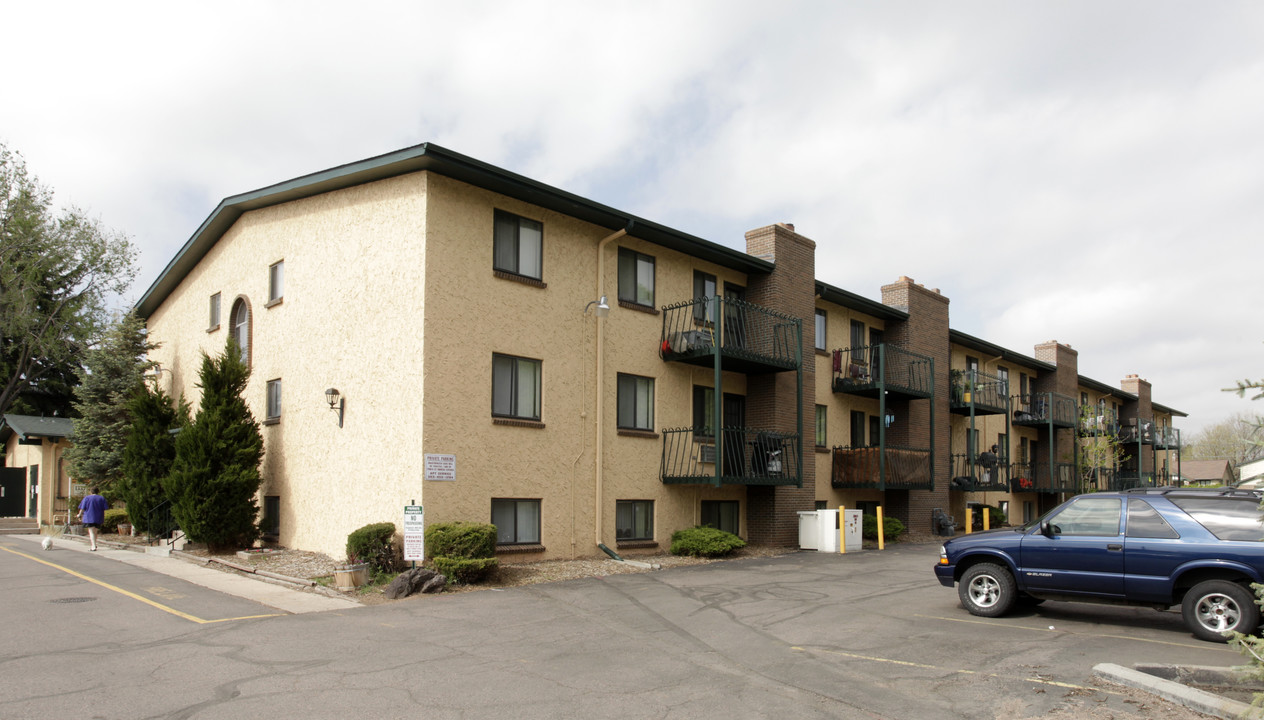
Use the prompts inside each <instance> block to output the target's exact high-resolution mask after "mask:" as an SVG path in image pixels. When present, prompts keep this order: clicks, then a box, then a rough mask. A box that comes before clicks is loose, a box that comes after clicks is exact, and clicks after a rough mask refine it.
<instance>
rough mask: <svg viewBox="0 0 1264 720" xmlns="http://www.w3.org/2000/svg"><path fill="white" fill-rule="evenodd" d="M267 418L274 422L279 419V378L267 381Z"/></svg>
mask: <svg viewBox="0 0 1264 720" xmlns="http://www.w3.org/2000/svg"><path fill="white" fill-rule="evenodd" d="M266 419H267V420H271V421H273V422H276V421H277V420H280V419H281V379H280V378H277V379H276V380H269V381H268V413H267V418H266Z"/></svg>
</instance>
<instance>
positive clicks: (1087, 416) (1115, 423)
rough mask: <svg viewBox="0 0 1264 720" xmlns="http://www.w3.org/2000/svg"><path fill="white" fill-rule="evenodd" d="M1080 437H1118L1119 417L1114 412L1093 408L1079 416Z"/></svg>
mask: <svg viewBox="0 0 1264 720" xmlns="http://www.w3.org/2000/svg"><path fill="white" fill-rule="evenodd" d="M1080 434H1081V435H1091V436H1100V435H1118V434H1119V416H1118V415H1116V414H1115V411H1114V410H1111V409H1108V408H1101V407H1093V408H1090V409H1088V410H1085V411H1083V412H1082V413H1081V414H1080Z"/></svg>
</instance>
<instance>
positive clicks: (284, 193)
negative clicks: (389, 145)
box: [136, 143, 773, 318]
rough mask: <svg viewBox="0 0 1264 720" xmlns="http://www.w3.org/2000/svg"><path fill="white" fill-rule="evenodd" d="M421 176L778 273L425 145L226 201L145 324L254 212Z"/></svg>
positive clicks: (153, 298)
mask: <svg viewBox="0 0 1264 720" xmlns="http://www.w3.org/2000/svg"><path fill="white" fill-rule="evenodd" d="M421 171H430V172H434V173H436V174H439V175H443V176H445V177H450V178H453V179H455V180H459V181H461V182H465V183H468V184H470V185H474V186H476V187H480V188H483V189H485V190H490V191H492V192H496V193H500V194H501V195H506V196H508V197H512V198H515V199H517V200H521V201H523V202H527V203H531V204H533V205H538V206H540V207H544V208H547V209H550V210H554V211H556V212H560V213H564V214H566V215H569V216H571V217H575V218H579V219H580V220H584V221H586V222H590V223H592V224H594V225H597V226H599V227H604V228H606V229H608V230H610V231H612V232H613V231H617V230H626V231H627V232H628V234H629V235H631V236H633V237H637V238H640V239H642V240H647V241H649V242H652V243H654V244H656V245H661V246H663V247H666V248H669V249H672V250H676V251H679V252H682V253H685V254H687V255H691V256H693V257H697V258H700V259H702V260H706V261H708V262H712V263H715V264H717V265H720V266H721V267H727V268H731V269H734V270H738V271H740V272H744V273H747V274H756V275H758V274H763V273H768V272H771V271H772V269H773V263H771V262H769V261H767V260H763V259H761V258H757V257H755V256H753V255H748V254H746V253H744V252H741V251H738V250H734V249H732V248H729V247H725V246H723V245H720V244H717V243H714V242H711V241H709V240H704V239H702V238H700V237H696V236H694V235H690V234H688V233H684V232H681V231H679V230H674V229H672V228H669V227H667V226H665V225H660V224H658V223H655V222H651V221H649V220H646V219H644V218H640V217H637V216H635V215H632V214H630V213H625V212H622V211H620V210H616V209H614V208H612V207H609V206H607V205H602V204H601V203H598V202H594V201H592V200H588V199H586V198H583V197H580V196H578V195H575V194H573V193H568V192H566V191H564V190H561V189H558V188H556V187H553V186H551V185H546V184H544V183H541V182H537V181H535V180H531V179H530V178H526V177H523V176H522V175H518V174H517V173H512V172H509V171H508V170H504V169H501V168H498V167H496V166H494V165H489V164H487V163H485V162H481V161H479V160H475V159H474V158H471V157H468V156H465V155H462V154H460V153H457V152H453V151H451V150H448V149H447V148H444V147H441V146H439V145H435V144H434V143H422V144H420V145H414V146H412V147H408V148H404V149H402V150H396V151H394V152H390V153H386V154H384V155H378V156H376V157H371V158H367V159H365V160H358V161H356V162H353V163H348V164H345V165H339V166H337V167H333V168H329V169H327V170H321V171H319V172H314V173H311V174H308V175H303V176H301V177H297V178H294V179H292V180H286V181H284V182H280V183H277V184H275V185H269V186H268V187H264V188H260V189H258V190H252V191H250V192H246V193H241V194H240V195H233V196H230V197H227V198H224V200H222V201H220V203H219V205H218V206H216V208H215V210H213V211H212V212H211V214H210V215H209V216H208V217H207V218H206V220H204V221H203V222H202V224H201V225H200V226H199V227H198V229H197V230H196V231H195V232H194V233H193V235H192V237H190V238H189V240H188V241H187V242H185V244H184V246H183V247H181V248H180V250H179V252H177V253H176V255H175V257H174V258H172V259H171V262H169V263H167V266H166V268H164V269H163V271H162V272H161V273H160V274H159V275H158V278H157V279H156V280H154V282H153V284H152V285H150V287H149V289H148V290H146V291H145V294H144V295H142V296H141V298H140V300H139V301H137V303H136V312H137V314H138V315H140V316H141V317H143V318H148V317H149V316H150V315H152V314H153V312H154V311H155V310H157V308H158V306H159V305H161V304H162V303H163V301H164V300H166V299H167V297H168V296H169V295H170V294H171V293H172V292H173V291H174V290H175V288H176V287H177V286H178V285H179V284H180V282H181V281H182V280H184V278H185V277H187V276H188V274H189V272H191V271H192V270H193V268H194V267H195V266H196V265H197V264H198V262H200V261H201V260H202V258H203V257H205V256H206V254H207V253H208V252H210V249H211V248H212V247H214V246H215V244H216V243H217V242H219V239H220V238H221V237H223V236H224V234H225V233H226V232H228V229H229V228H231V227H232V226H233V223H235V222H237V219H238V218H240V217H241V216H242V215H243V214H245V213H246V212H249V211H250V210H258V209H260V208H265V207H270V206H272V205H279V204H281V203H286V202H291V201H294V200H299V199H302V198H307V197H312V196H314V195H320V194H322V193H327V192H332V191H334V190H341V189H344V188H348V187H354V186H356V185H363V184H365V183H371V182H376V181H378V180H385V179H387V178H392V177H397V176H399V175H406V174H409V173H414V172H421Z"/></svg>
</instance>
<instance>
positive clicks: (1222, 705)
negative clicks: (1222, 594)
mask: <svg viewBox="0 0 1264 720" xmlns="http://www.w3.org/2000/svg"><path fill="white" fill-rule="evenodd" d="M1144 667H1153V666H1144ZM1166 667H1169V668H1170V667H1173V666H1166ZM1214 669H1215V668H1207V667H1201V669H1200V675H1201V677H1203V678H1210V677H1212V674H1211V673H1210V672H1209V671H1210V670H1214ZM1219 670H1220V671H1222V674H1220V675H1217V676H1216V677H1222V678H1223V677H1232V678H1235V682H1233V683H1226V684H1240V678H1241V671H1237V670H1235V669H1234V668H1219ZM1093 673H1094V674H1095V675H1098V676H1099V677H1102V678H1105V679H1107V680H1110V681H1112V682H1117V683H1119V684H1121V685H1127V686H1129V687H1134V688H1137V689H1139V690H1145V691H1146V692H1149V693H1153V694H1155V695H1158V696H1159V697H1161V698H1164V699H1165V700H1170V701H1172V702H1174V703H1178V704H1180V705H1184V706H1185V707H1187V708H1190V709H1192V710H1197V711H1198V712H1201V713H1204V714H1207V715H1212V716H1215V717H1218V718H1226V720H1232V719H1233V718H1252V719H1264V710H1262V709H1261V708H1256V707H1252V706H1250V705H1248V704H1246V703H1243V702H1238V701H1237V700H1230V699H1229V698H1226V697H1221V696H1219V695H1215V694H1212V693H1209V692H1206V691H1205V690H1199V689H1198V688H1192V687H1189V686H1188V685H1183V684H1181V683H1179V682H1176V681H1175V680H1169V679H1166V678H1163V677H1158V676H1156V675H1151V674H1150V673H1148V672H1143V671H1141V670H1134V669H1132V668H1126V667H1123V666H1122V665H1116V664H1114V663H1101V664H1100V665H1094V666H1093ZM1175 674H1176V675H1177V676H1179V673H1175ZM1191 679H1192V677H1191Z"/></svg>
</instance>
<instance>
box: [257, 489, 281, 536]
mask: <svg viewBox="0 0 1264 720" xmlns="http://www.w3.org/2000/svg"><path fill="white" fill-rule="evenodd" d="M259 531H260V532H262V533H263V534H264V535H266V536H268V537H277V536H278V535H280V534H281V496H280V495H265V496H264V497H263V520H262V521H260V523H259Z"/></svg>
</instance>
